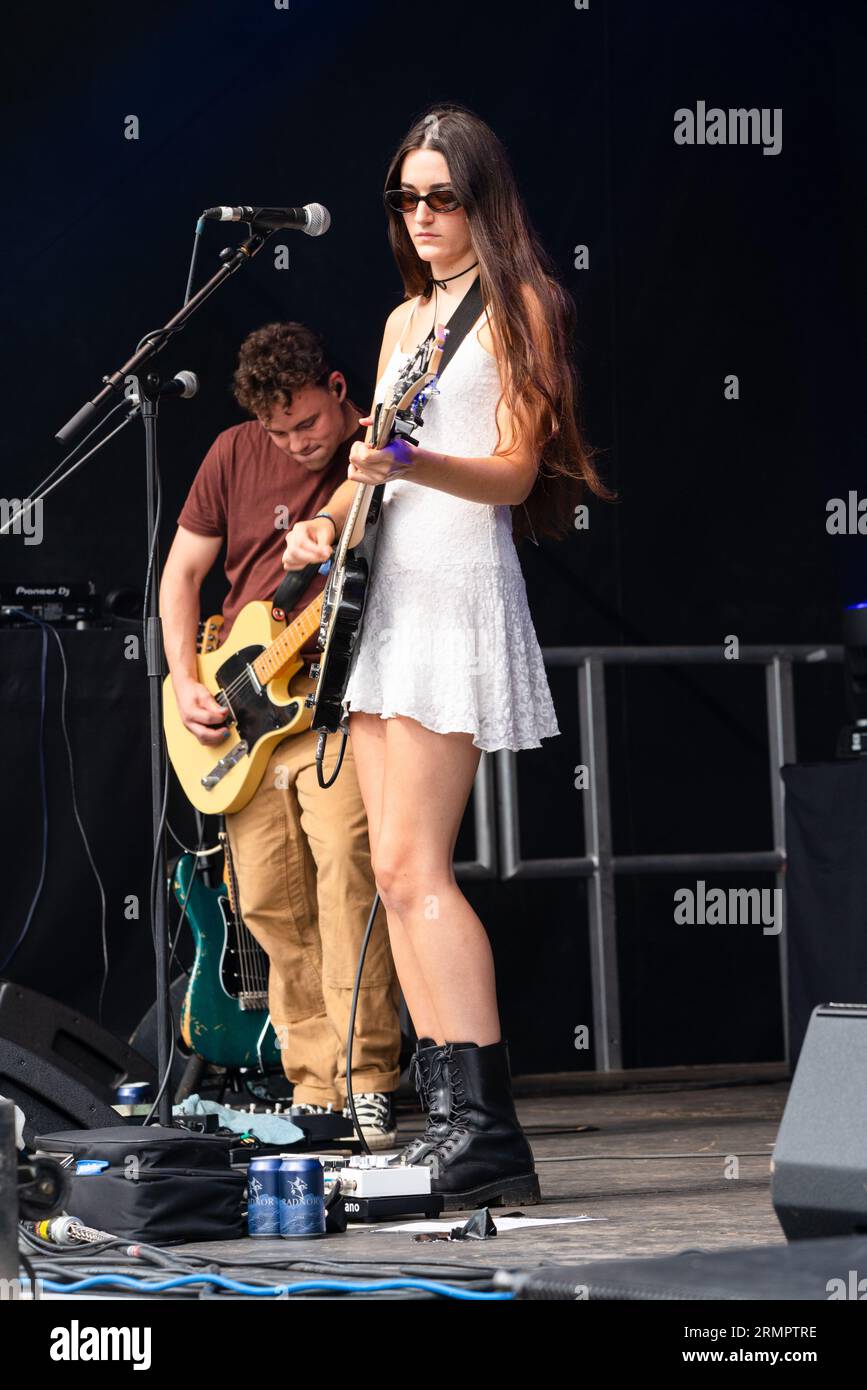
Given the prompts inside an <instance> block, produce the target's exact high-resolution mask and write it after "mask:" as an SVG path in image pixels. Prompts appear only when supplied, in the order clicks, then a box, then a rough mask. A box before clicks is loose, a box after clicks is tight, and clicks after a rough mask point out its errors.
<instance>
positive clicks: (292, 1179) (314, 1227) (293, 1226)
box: [280, 1154, 325, 1238]
mask: <svg viewBox="0 0 867 1390" xmlns="http://www.w3.org/2000/svg"><path fill="white" fill-rule="evenodd" d="M280 1234H281V1236H286V1237H290V1238H291V1237H293V1236H321V1235H324V1234H325V1172H324V1169H323V1167H322V1164H321V1163H320V1161H319V1159H318V1158H300V1157H296V1156H295V1155H292V1154H289V1155H287V1156H286V1157H284V1159H283V1162H282V1163H281V1165H280Z"/></svg>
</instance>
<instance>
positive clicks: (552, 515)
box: [385, 103, 616, 540]
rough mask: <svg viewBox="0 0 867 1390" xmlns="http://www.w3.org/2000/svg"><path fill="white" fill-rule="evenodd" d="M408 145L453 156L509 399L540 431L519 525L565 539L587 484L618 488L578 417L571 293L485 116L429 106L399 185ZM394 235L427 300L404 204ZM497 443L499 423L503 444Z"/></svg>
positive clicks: (403, 148)
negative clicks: (605, 477) (598, 462)
mask: <svg viewBox="0 0 867 1390" xmlns="http://www.w3.org/2000/svg"><path fill="white" fill-rule="evenodd" d="M411 150H438V151H439V152H440V153H441V154H442V155H443V156H444V157H445V159H446V162H447V163H448V166H449V180H450V183H451V186H452V188H453V189H454V190H455V194H456V196H457V198H458V199H459V200H460V203H461V205H462V207H463V208H464V209H465V211H466V214H467V221H468V223H469V229H470V235H471V237H472V242H473V248H474V252H475V255H476V258H477V259H478V262H479V276H480V281H481V291H482V301H483V303H485V304H486V305H490V306H491V310H492V315H491V324H490V326H491V333H492V336H493V340H494V348H495V352H496V358H497V364H498V366H499V369H500V379H501V381H502V382H503V384H504V395H505V400H506V404H507V406H508V408H509V410H510V411H511V412H512V414H513V416H515V417H516V418H519V419H520V420H521V421H522V423H523V424H524V426H525V427H526V428H527V429H528V430H529V434H530V438H532V439H533V440H534V441H535V449H536V454H537V456H538V459H539V468H538V472H537V475H536V481H535V484H534V486H533V490H532V492H531V493H530V495H529V497H528V498H527V501H526V504H525V507H519V508H517V509H516V510H515V511H514V512H513V534H514V536H515V539H516V540H520V539H522V538H524V537H526V536H528V535H529V534H530V533H531V527H532V531H533V532H534V533H535V534H536V535H537V536H543V535H547V536H551V537H554V538H556V539H560V538H562V537H563V536H565V535H567V534H569V533H570V532H571V531H572V529H573V527H574V519H575V508H576V506H577V505H578V502H579V501H580V499H581V497H582V496H583V494H584V489H585V487H586V488H589V489H590V490H591V492H594V493H596V495H597V496H599V497H603V498H605V499H606V500H609V501H610V500H613V498H614V497H615V495H616V494H614V493H612V492H609V490H608V489H607V488H606V487H605V486H604V484H603V483H602V482H601V480H600V478H599V475H598V473H597V472H596V468H595V467H594V463H593V459H594V457H595V454H596V452H597V451H596V450H595V449H593V448H592V447H591V446H590V445H589V444H588V443H587V442H586V441H585V439H584V435H583V431H582V428H581V425H580V422H579V416H578V375H577V372H576V369H575V364H574V361H573V357H572V345H573V336H574V332H575V322H576V317H577V315H576V309H575V301H574V300H573V298H572V296H571V295H570V294H569V292H568V290H566V289H565V288H564V287H563V286H562V285H561V284H560V283H559V282H558V280H557V277H556V273H555V270H554V264H553V261H552V260H551V258H550V257H549V256H548V254H547V252H546V251H545V250H544V248H543V247H542V245H541V244H540V242H539V240H538V238H537V236H536V233H535V232H534V230H533V228H532V226H531V223H530V219H529V216H528V214H527V210H526V207H525V205H524V202H523V200H522V198H521V195H520V193H519V192H518V187H517V184H516V182H515V176H514V174H513V172H512V167H511V164H510V163H509V157H508V155H507V154H506V151H505V148H504V147H503V145H502V144H501V142H500V141H499V140H498V138H497V136H496V135H495V134H494V132H493V131H492V130H491V128H490V126H489V125H487V124H486V123H485V121H483V120H482V119H481V117H480V116H477V115H476V114H475V112H473V111H470V110H468V109H467V108H466V107H464V106H458V105H456V104H454V103H448V104H447V105H440V106H432V107H431V108H430V110H429V111H427V112H426V113H425V114H424V115H423V116H421V117H420V118H419V119H418V120H417V121H416V122H415V124H414V125H413V126H412V127H411V129H410V130H409V131H408V132H407V134H406V136H405V137H404V139H403V141H402V142H401V144H400V148H399V149H398V151H397V153H396V154H395V155H394V157H393V159H392V160H391V162H390V164H389V166H388V172H387V174H386V179H385V187H386V188H387V189H388V188H397V187H399V185H400V174H401V167H402V164H403V160H404V157H405V156H406V155H407V154H409V152H410V151H411ZM388 235H389V240H390V242H391V249H392V251H393V252H394V257H395V260H396V261H397V265H398V269H399V270H400V273H401V276H402V279H403V284H404V289H405V291H406V298H407V299H412V298H414V297H415V296H416V295H421V296H422V298H423V299H424V300H429V299H430V296H431V294H432V293H433V281H432V278H431V273H430V268H429V267H428V266H427V265H426V263H425V262H424V261H422V260H421V258H420V257H419V256H418V255H417V254H416V251H415V247H414V246H413V244H412V241H411V239H410V236H409V233H408V232H407V229H406V224H405V222H404V219H403V216H402V215H401V214H400V213H391V214H390V215H389V223H388ZM533 301H535V306H534V303H533ZM500 443H501V439H500V434H499V430H498V449H499V446H500ZM501 452H504V453H506V454H508V452H510V451H509V450H501Z"/></svg>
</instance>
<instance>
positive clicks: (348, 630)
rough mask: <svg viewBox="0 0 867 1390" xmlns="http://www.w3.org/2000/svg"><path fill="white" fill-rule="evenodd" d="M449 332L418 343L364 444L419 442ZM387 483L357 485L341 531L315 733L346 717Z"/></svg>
mask: <svg viewBox="0 0 867 1390" xmlns="http://www.w3.org/2000/svg"><path fill="white" fill-rule="evenodd" d="M448 332H449V330H448V329H447V328H445V327H444V326H443V325H442V324H437V326H436V330H435V332H434V335H433V336H432V337H431V338H426V339H425V340H424V341H423V342H422V343H420V344H419V346H418V349H417V350H416V353H415V355H414V356H413V357H412V358H410V360H409V361H408V362H407V363H406V365H405V367H404V368H403V370H402V371H401V374H400V376H399V377H398V378H397V381H396V382H395V384H394V387H393V388H392V392H391V399H390V401H389V402H388V403H386V402H384V401H379V402H378V403H377V405H376V407H375V409H374V414H373V423H372V424H371V425H370V426H368V430H367V434H366V436H365V443H366V444H370V445H372V446H373V447H374V448H375V449H383V448H385V446H386V444H388V443H389V442H390V441H391V440H392V439H398V438H399V439H406V440H407V441H408V442H409V443H410V444H415V443H416V440H415V438H414V434H415V431H416V430H417V429H418V428H419V426H420V425H421V423H422V413H423V411H424V407H425V405H426V404H427V401H428V400H429V398H430V396H431V395H433V394H434V392H435V391H436V379H437V376H438V375H439V370H440V362H441V361H442V355H443V350H444V348H445V345H446V338H447V337H448ZM384 491H385V483H376V484H374V483H359V485H358V489H357V491H356V493H355V497H354V498H353V501H352V506H351V507H350V509H349V514H348V516H347V518H346V522H345V523H344V526H343V530H342V531H341V533H340V540H339V541H338V543H337V545H336V547H335V550H334V555H333V557H332V564H331V569H330V571H329V574H328V582H327V583H326V585H325V589H324V592H323V594H322V616H321V622H320V628H319V646H320V647H321V649H322V655H321V657H320V658H319V660H318V661H317V662H315V663H314V665H313V666H311V668H310V675H311V676H312V677H313V678H314V679H315V680H316V686H315V688H314V689H313V690H312V691H311V692H310V694H309V695H308V696H307V700H306V704H307V705H308V706H310V707H311V708H312V709H313V717H312V724H313V728H314V729H316V730H323V729H324V730H326V731H327V732H328V733H332V734H333V733H335V732H336V730H337V729H338V728H339V726H340V724H341V721H342V719H343V696H344V693H345V691H346V686H347V683H348V680H349V666H350V661H351V658H352V653H353V650H354V648H355V644H356V642H357V641H358V637H359V634H360V632H361V624H362V619H363V617H364V605H365V600H366V598H367V590H368V584H369V581H370V573H371V568H372V565H373V558H374V554H375V551H376V540H377V530H378V522H379V515H380V511H381V508H382V495H383V492H384Z"/></svg>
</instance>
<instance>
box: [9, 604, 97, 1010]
mask: <svg viewBox="0 0 867 1390" xmlns="http://www.w3.org/2000/svg"><path fill="white" fill-rule="evenodd" d="M12 611H13V612H16V613H17V614H18V615H19V616H20V617H22V618H26V619H27V621H28V622H31V623H34V624H35V625H36V626H37V627H39V628H41V630H42V657H41V663H40V666H41V671H40V710H39V772H40V785H41V788H42V864H41V869H40V874H39V882H38V884H37V885H36V892H35V893H34V895H33V899H32V901H31V903H30V908H29V911H28V913H27V918H26V920H25V923H24V926H23V927H22V929H21V932H20V933H19V936H18V939H17V941H16V942H15V943H14V945H13V946H12V948H11V950H10V951H9V953H8V954H7V956H6V958H5V960H3V962H2V963H0V969H2V970H3V971H4V972H5V970H6V968H7V966H8V964H9V962H10V961H11V959H12V957H13V956H14V955H15V953H16V952H17V950H18V948H19V946H20V945H21V943H22V941H23V940H24V938H25V936H26V935H27V932H28V931H29V929H30V925H31V922H32V920H33V914H34V913H35V911H36V906H37V904H38V902H39V899H40V897H41V896H42V890H43V888H44V886H45V872H46V867H47V861H48V799H47V784H46V763H45V707H46V701H47V664H48V637H49V634H50V635H51V636H52V637H53V638H54V640H55V642H56V643H57V650H58V654H59V656H60V664H61V666H62V668H63V680H62V684H61V688H60V728H61V731H62V733H63V742H64V744H65V746H66V761H67V765H68V767H69V791H70V797H71V800H72V814H73V816H74V818H75V823H76V825H77V827H78V833H79V835H80V837H81V842H82V844H83V845H84V852H85V854H86V855H87V862H88V864H89V865H90V868H91V872H92V873H93V877H94V879H95V880H96V887H97V891H98V893H99V901H100V941H101V945H102V961H103V975H102V984H101V986H100V991H99V1004H98V1011H97V1017H98V1019H99V1022H100V1023H102V1009H103V1002H104V999H105V991H106V987H107V985H108V973H109V960H108V937H107V933H106V925H107V914H106V897H105V885H104V884H103V881H102V878H101V877H100V873H99V870H98V869H97V867H96V862H95V860H94V857H93V851H92V850H91V847H90V841H89V840H88V838H87V831H86V830H85V828H84V823H83V821H82V819H81V812H80V810H79V806H78V793H77V788H76V781H75V761H74V759H73V755H72V742H71V739H70V737H69V724H68V722H67V717H66V714H67V705H68V688H69V667H68V665H67V661H66V652H65V651H64V650H63V642H62V641H61V638H60V634H59V633H58V631H57V629H56V628H54V627H52V625H51V624H50V623H46V622H45V621H44V619H42V618H37V617H35V616H34V615H33V614H32V613H28V612H26V610H25V609H23V608H17V609H13V610H12Z"/></svg>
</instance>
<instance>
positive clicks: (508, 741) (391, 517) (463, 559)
mask: <svg viewBox="0 0 867 1390" xmlns="http://www.w3.org/2000/svg"><path fill="white" fill-rule="evenodd" d="M411 315H412V309H410V314H409V315H408V317H407V321H406V322H405V323H404V330H403V331H404V333H405V332H406V329H407V325H408V321H409V317H411ZM477 329H478V326H475V327H474V328H472V329H471V330H470V331H469V333H467V335H466V337H465V338H464V340H463V342H462V343H461V344H460V346H459V347H458V349H457V351H456V352H455V354H454V356H453V358H452V359H451V361H450V363H449V367H448V371H447V372H446V373H445V375H444V376H443V379H442V385H441V387H440V394H438V395H434V396H433V397H432V399H431V400H429V401H428V403H427V405H426V406H425V411H424V424H423V426H422V428H421V429H420V430H419V433H418V440H419V445H420V446H421V447H423V448H425V449H433V450H435V451H436V452H439V453H443V454H453V455H458V456H463V457H465V458H478V457H484V456H486V455H489V454H492V453H493V452H494V449H495V448H496V445H497V424H496V410H497V403H498V401H499V398H500V394H501V386H500V374H499V369H498V367H497V362H496V359H495V358H494V357H493V356H492V355H491V354H490V353H489V352H487V351H486V350H485V348H483V347H482V345H481V343H480V342H479V340H478V338H477V336H476V333H477ZM402 338H403V334H401V335H400V336H399V337H398V341H397V344H396V346H395V348H394V351H393V353H392V355H391V358H390V359H389V361H388V363H387V365H386V368H385V371H384V372H383V374H382V377H381V378H380V380H379V382H377V386H376V392H375V400H377V401H379V400H381V399H382V398H383V395H384V393H385V389H386V386H390V385H391V384H393V382H394V380H395V378H396V377H397V375H398V372H399V370H400V368H401V367H402V366H403V364H404V362H405V361H406V359H407V358H408V357H410V356H411V355H412V354H411V353H404V352H402V351H401V349H400V343H401V341H402ZM511 511H512V509H511V507H509V506H489V505H487V504H484V503H481V502H467V501H465V500H464V499H463V498H461V497H454V496H452V495H451V494H450V493H447V492H440V491H438V490H436V489H434V488H430V487H423V486H421V485H420V484H418V483H414V482H412V481H411V474H405V475H404V476H403V477H401V478H394V479H392V480H391V481H390V482H388V483H386V485H385V491H384V494H383V506H382V514H381V517H380V521H379V538H378V541H377V548H376V555H375V559H374V563H373V570H372V574H371V579H370V584H369V588H368V594H367V602H366V606H365V611H364V622H363V626H362V630H361V634H360V637H359V639H358V642H357V644H356V647H355V651H354V652H353V655H352V661H351V665H350V672H349V682H348V685H347V688H346V692H345V695H344V699H343V708H344V710H345V711H352V710H356V711H366V712H368V713H372V714H379V715H380V716H381V718H383V719H391V718H393V717H394V716H395V715H406V716H408V717H409V718H411V719H415V720H417V721H418V722H419V723H420V724H423V725H424V727H425V728H427V729H432V730H434V732H436V733H440V734H447V733H469V734H472V736H473V743H474V744H475V746H476V747H477V748H481V749H483V750H484V751H485V752H488V753H492V752H494V751H495V750H496V749H499V748H510V749H514V750H518V749H521V748H538V747H540V746H541V740H542V739H543V738H553V737H554V736H555V735H556V734H559V732H560V730H559V728H558V726H557V718H556V715H555V712H554V705H553V702H552V700H551V692H550V689H549V687H548V681H547V678H546V675H545V667H544V664H543V662H542V653H541V651H540V648H539V643H538V640H537V637H536V632H535V629H534V627H533V621H532V618H531V616H530V609H529V606H528V603H527V590H526V586H525V584H524V576H523V574H522V572H521V566H520V562H519V560H518V556H517V552H516V550H515V543H514V541H513V539H512V516H511Z"/></svg>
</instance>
